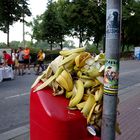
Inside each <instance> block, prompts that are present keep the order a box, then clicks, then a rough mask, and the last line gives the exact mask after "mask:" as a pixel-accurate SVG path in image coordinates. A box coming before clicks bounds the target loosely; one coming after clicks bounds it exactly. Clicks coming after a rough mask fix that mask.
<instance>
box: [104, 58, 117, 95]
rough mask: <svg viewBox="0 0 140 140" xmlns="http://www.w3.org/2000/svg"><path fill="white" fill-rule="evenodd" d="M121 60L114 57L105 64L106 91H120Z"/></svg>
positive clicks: (110, 92) (114, 92) (107, 92)
mask: <svg viewBox="0 0 140 140" xmlns="http://www.w3.org/2000/svg"><path fill="white" fill-rule="evenodd" d="M118 63H119V62H118V61H117V60H114V59H108V60H107V62H106V64H105V73H104V93H105V94H111V95H113V94H117V92H118V79H119V68H118V66H119V64H118Z"/></svg>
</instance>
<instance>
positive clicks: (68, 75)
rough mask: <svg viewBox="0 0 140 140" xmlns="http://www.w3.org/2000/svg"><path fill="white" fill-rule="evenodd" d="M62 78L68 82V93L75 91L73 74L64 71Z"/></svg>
mask: <svg viewBox="0 0 140 140" xmlns="http://www.w3.org/2000/svg"><path fill="white" fill-rule="evenodd" d="M61 76H62V77H64V79H65V80H66V81H67V84H68V87H69V88H68V89H69V90H67V89H66V90H67V91H71V90H72V89H73V79H72V77H71V74H70V73H69V72H68V71H66V70H63V71H62V73H61Z"/></svg>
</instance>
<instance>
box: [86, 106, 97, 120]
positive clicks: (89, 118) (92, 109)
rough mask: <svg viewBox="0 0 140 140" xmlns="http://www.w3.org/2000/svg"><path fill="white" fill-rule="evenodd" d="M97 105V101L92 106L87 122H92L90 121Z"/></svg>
mask: <svg viewBox="0 0 140 140" xmlns="http://www.w3.org/2000/svg"><path fill="white" fill-rule="evenodd" d="M95 106H96V103H95V104H94V105H93V106H92V108H91V110H90V112H89V114H88V116H87V123H90V121H91V116H92V113H93V111H94V108H95ZM93 121H94V120H93Z"/></svg>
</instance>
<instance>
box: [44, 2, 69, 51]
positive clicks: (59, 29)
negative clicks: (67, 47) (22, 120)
mask: <svg viewBox="0 0 140 140" xmlns="http://www.w3.org/2000/svg"><path fill="white" fill-rule="evenodd" d="M64 6H65V2H64V1H61V0H60V1H58V2H53V3H52V2H51V3H49V4H48V7H47V10H46V11H45V13H44V16H43V20H42V24H41V29H42V32H41V33H42V39H43V40H47V41H48V43H49V44H50V49H51V50H52V47H53V44H55V43H57V44H60V47H61V49H62V48H63V44H62V43H63V42H64V35H66V34H67V31H68V30H67V28H66V24H65V22H64V19H63V18H62V14H63V8H64Z"/></svg>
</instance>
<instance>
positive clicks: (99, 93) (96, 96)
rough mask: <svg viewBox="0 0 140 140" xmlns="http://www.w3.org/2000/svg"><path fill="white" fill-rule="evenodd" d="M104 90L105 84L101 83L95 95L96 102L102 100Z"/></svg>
mask: <svg viewBox="0 0 140 140" xmlns="http://www.w3.org/2000/svg"><path fill="white" fill-rule="evenodd" d="M103 92H104V89H103V85H100V88H99V90H97V91H96V92H95V96H94V97H95V100H96V102H99V101H101V100H102V97H103Z"/></svg>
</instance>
